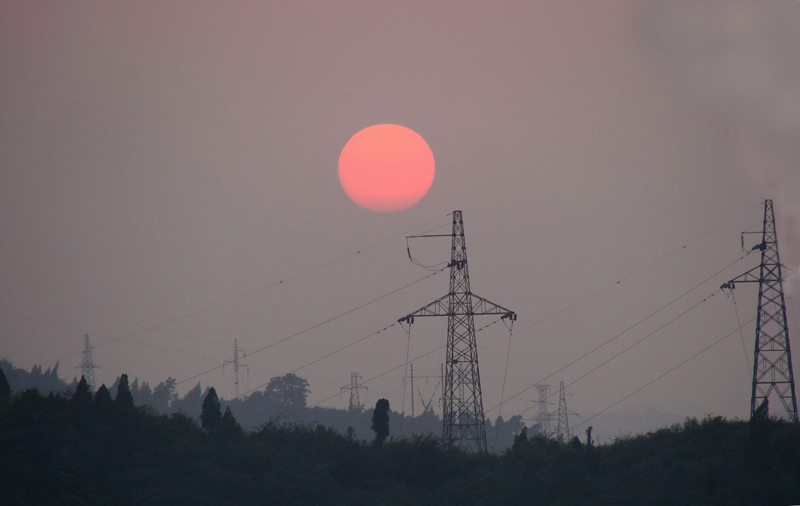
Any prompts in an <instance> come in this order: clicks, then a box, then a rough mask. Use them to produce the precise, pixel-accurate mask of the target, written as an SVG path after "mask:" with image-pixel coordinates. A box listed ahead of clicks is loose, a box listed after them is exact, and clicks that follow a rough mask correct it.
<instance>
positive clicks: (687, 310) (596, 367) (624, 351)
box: [520, 289, 722, 414]
mask: <svg viewBox="0 0 800 506" xmlns="http://www.w3.org/2000/svg"><path fill="white" fill-rule="evenodd" d="M721 291H722V290H721V289H717V290H716V291H715V292H714V293H712V294H711V295H709V296H708V297H706V298H704V299H703V300H701V301H700V302H698V303H696V304H694V305H692V306H691V307H689V308H688V309H686V310H685V311H683V312H682V313H680V314H679V315H678V316H675V317H674V318H672V319H670V320H669V321H667V322H666V323H665V324H663V325H661V326H660V327H658V328H657V329H655V330H654V331H652V332H650V333H649V334H647V335H645V336H644V337H642V338H641V339H639V340H637V341H636V342H634V343H633V344H631V345H630V346H628V347H627V348H624V349H623V350H622V351H620V352H618V353H617V354H615V355H613V356H612V357H611V358H609V359H607V360H605V361H604V362H602V363H601V364H599V365H597V366H595V367H594V368H592V369H590V370H589V371H588V372H586V373H584V374H583V375H581V376H579V377H578V378H576V379H574V380H572V381H570V382H569V383H568V384H567V385H565V386H564V388H566V387H569V386H572V385H574V384H575V383H577V382H579V381H581V380H582V379H584V378H586V377H587V376H589V375H590V374H592V373H594V372H596V371H597V370H599V369H600V368H601V367H604V366H606V365H608V364H609V363H611V362H612V361H614V360H616V359H617V358H619V357H621V356H622V355H624V354H625V353H628V352H629V351H631V350H632V349H633V348H634V347H635V346H637V345H639V344H641V343H643V342H644V341H646V340H647V339H649V338H650V337H652V336H654V335H656V334H657V333H658V332H660V331H661V330H663V329H664V328H666V327H667V326H668V325H670V324H671V323H673V322H675V321H677V320H678V319H680V318H682V317H683V316H685V315H686V314H687V313H689V312H690V311H692V310H693V309H695V308H696V307H698V306H700V305H701V304H703V303H705V302H706V301H708V300H709V299H710V298H712V297H713V296H714V295H716V294H717V293H719V292H721ZM562 370H563V369H562ZM557 372H559V371H557ZM553 374H556V373H553ZM553 374H551V375H550V376H553ZM550 376H547V377H546V378H544V379H543V380H542V381H540V382H539V383H542V382H543V381H545V380H547V379H548V378H550ZM553 395H554V394H550V395H548V396H547V398H548V399H549V398H550V397H552V396H553ZM531 409H532V407H529V408H527V409H525V410H523V411H522V412H521V413H520V414H525V413H527V412H528V411H530V410H531Z"/></svg>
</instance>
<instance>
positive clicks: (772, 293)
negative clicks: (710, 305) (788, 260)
mask: <svg viewBox="0 0 800 506" xmlns="http://www.w3.org/2000/svg"><path fill="white" fill-rule="evenodd" d="M753 250H761V264H760V265H758V266H756V267H755V268H753V269H750V270H749V271H747V272H745V273H744V274H742V275H741V276H739V277H736V278H734V279H732V280H730V281H728V282H727V283H725V284H723V285H722V286H721V288H723V289H731V290H733V289H734V288H735V287H736V283H758V314H757V319H756V344H755V351H754V360H753V390H752V395H751V397H750V417H751V418H752V416H753V414H754V413H755V411H756V409H758V407H759V406H760V405H761V404H762V403H763V402H764V401H768V400H769V397H770V396H773V397H775V396H777V397H778V399H780V402H781V404H782V405H783V407H784V408H785V409H786V412H787V414H788V416H789V420H791V421H793V422H795V423H797V421H798V419H797V397H796V396H795V389H794V374H793V372H792V353H791V351H790V349H789V327H788V325H787V323H786V303H785V300H784V296H783V276H782V274H781V261H780V257H779V256H778V234H777V231H776V230H775V213H774V211H773V207H772V201H771V200H766V201H764V228H763V231H762V233H761V242H760V243H759V244H756V245H755V246H754V247H753Z"/></svg>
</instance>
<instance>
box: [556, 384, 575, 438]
mask: <svg viewBox="0 0 800 506" xmlns="http://www.w3.org/2000/svg"><path fill="white" fill-rule="evenodd" d="M571 414H572V413H570V412H569V410H568V409H567V393H566V390H565V389H564V382H563V381H562V382H560V383H559V384H558V414H557V415H556V420H557V425H556V435H557V436H558V437H559V438H561V439H562V440H563V441H569V440H570V439H572V434H570V431H569V415H571Z"/></svg>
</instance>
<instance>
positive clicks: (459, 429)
mask: <svg viewBox="0 0 800 506" xmlns="http://www.w3.org/2000/svg"><path fill="white" fill-rule="evenodd" d="M415 237H447V235H422V236H415ZM449 237H451V238H452V249H451V252H450V263H449V264H448V267H449V268H450V292H449V293H448V294H447V295H445V296H443V297H441V298H439V299H436V300H435V301H433V302H431V303H430V304H428V305H427V306H424V307H422V308H420V309H418V310H417V311H414V312H413V313H411V314H409V315H407V316H405V317H403V318H401V319H400V320H399V321H401V322H403V321H407V322H408V323H409V324H411V323H414V318H416V317H422V316H447V352H446V356H445V373H444V385H443V387H442V406H443V413H442V441H443V442H444V444H445V445H446V446H447V447H451V448H452V447H455V448H461V449H464V450H466V451H470V452H473V453H479V452H482V453H485V452H486V451H487V446H486V424H485V420H484V414H483V396H482V394H481V379H480V372H479V370H478V347H477V345H476V341H475V320H474V316H476V315H502V317H503V318H509V319H511V320H512V321H513V320H516V318H517V315H516V313H514V312H513V311H510V310H508V309H506V308H504V307H502V306H500V305H497V304H495V303H494V302H490V301H488V300H486V299H484V298H482V297H479V296H477V295H475V294H473V293H472V291H471V290H470V285H469V271H468V269H467V245H466V242H465V240H464V220H463V218H462V215H461V211H453V232H452V234H450V236H449Z"/></svg>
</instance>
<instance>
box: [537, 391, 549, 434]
mask: <svg viewBox="0 0 800 506" xmlns="http://www.w3.org/2000/svg"><path fill="white" fill-rule="evenodd" d="M536 391H537V392H539V400H538V401H537V402H536V407H537V410H536V423H538V424H539V434H541V435H543V436H549V435H550V409H548V407H547V398H548V397H550V385H536Z"/></svg>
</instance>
